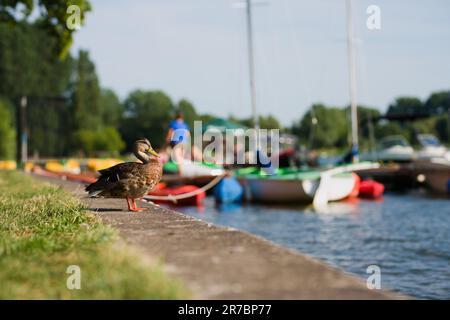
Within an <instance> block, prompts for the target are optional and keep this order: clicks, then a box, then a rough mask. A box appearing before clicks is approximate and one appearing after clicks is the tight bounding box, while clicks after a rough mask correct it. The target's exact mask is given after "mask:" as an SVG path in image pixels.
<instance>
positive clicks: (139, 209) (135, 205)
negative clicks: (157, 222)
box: [130, 198, 145, 212]
mask: <svg viewBox="0 0 450 320" xmlns="http://www.w3.org/2000/svg"><path fill="white" fill-rule="evenodd" d="M130 200H131V205H132V207H131V211H134V212H140V211H144V210H145V208H138V207H137V204H136V199H133V198H132V199H130Z"/></svg>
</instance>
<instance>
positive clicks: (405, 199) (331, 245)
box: [177, 193, 450, 299]
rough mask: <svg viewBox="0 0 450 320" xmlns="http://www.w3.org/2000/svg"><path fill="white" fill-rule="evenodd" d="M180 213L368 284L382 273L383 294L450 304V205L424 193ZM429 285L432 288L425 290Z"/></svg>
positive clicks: (210, 202)
mask: <svg viewBox="0 0 450 320" xmlns="http://www.w3.org/2000/svg"><path fill="white" fill-rule="evenodd" d="M206 200H207V201H206V202H205V206H204V208H203V209H198V208H183V209H180V208H177V210H182V211H184V212H185V213H187V214H189V215H192V216H195V217H197V218H199V219H203V220H206V221H209V222H212V223H215V224H219V225H223V226H230V227H233V228H237V229H241V230H245V231H248V232H251V233H254V234H257V235H259V236H262V237H265V238H267V239H270V240H272V241H274V242H277V243H279V244H281V245H284V246H286V247H290V248H294V249H297V250H299V251H301V252H305V253H308V254H310V255H313V256H315V257H318V258H320V259H322V260H324V261H325V262H327V263H330V264H332V265H336V266H338V267H341V268H343V269H345V270H346V271H348V272H352V273H355V274H357V275H359V276H361V277H366V276H367V274H366V269H367V266H369V265H372V264H376V265H379V266H380V268H381V271H382V286H383V287H384V288H386V287H387V288H394V289H395V290H398V291H401V292H403V293H405V294H409V295H412V296H415V297H418V298H441V299H442V298H450V271H449V270H450V268H449V265H450V237H449V236H448V234H449V232H450V206H449V203H450V202H449V200H448V199H436V198H429V197H426V196H424V195H423V194H420V193H414V194H404V195H389V194H388V195H386V196H385V198H384V199H383V200H381V201H368V200H356V201H349V202H338V203H330V204H328V205H327V206H326V207H324V208H321V209H320V210H318V211H316V210H314V208H312V206H279V205H276V206H275V205H273V206H272V205H271V206H267V205H250V204H243V205H239V204H231V205H229V204H228V205H219V206H216V205H215V203H214V200H213V199H206ZM424 283H425V284H426V285H424Z"/></svg>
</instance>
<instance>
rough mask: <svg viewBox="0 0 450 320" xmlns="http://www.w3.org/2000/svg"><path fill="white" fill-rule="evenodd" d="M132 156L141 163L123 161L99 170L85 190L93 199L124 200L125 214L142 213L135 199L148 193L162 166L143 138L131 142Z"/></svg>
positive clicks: (153, 185) (156, 181) (155, 183)
mask: <svg viewBox="0 0 450 320" xmlns="http://www.w3.org/2000/svg"><path fill="white" fill-rule="evenodd" d="M133 153H134V155H135V156H136V158H138V159H139V160H141V161H142V163H139V162H125V163H119V164H118V165H115V166H113V167H110V168H107V169H103V170H100V171H99V173H100V177H99V178H98V179H97V181H96V182H94V183H92V184H90V185H89V186H87V187H86V189H85V190H86V191H87V192H89V195H90V196H93V197H105V198H125V199H127V203H128V210H129V211H134V212H138V211H142V210H144V209H143V208H138V207H137V205H136V199H139V198H142V197H143V196H144V195H146V194H147V193H148V192H149V191H151V190H152V189H153V188H154V187H155V186H156V185H157V184H158V182H159V180H160V179H161V176H162V165H161V163H160V162H159V161H158V159H156V158H157V157H159V155H158V153H156V151H155V150H153V148H152V146H151V144H150V142H149V141H148V140H147V139H140V140H138V141H136V142H135V143H134V147H133Z"/></svg>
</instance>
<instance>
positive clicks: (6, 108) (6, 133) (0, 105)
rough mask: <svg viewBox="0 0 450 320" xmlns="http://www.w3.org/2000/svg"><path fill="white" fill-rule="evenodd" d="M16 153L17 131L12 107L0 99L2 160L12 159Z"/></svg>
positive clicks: (0, 156) (0, 152)
mask: <svg viewBox="0 0 450 320" xmlns="http://www.w3.org/2000/svg"><path fill="white" fill-rule="evenodd" d="M14 151H15V130H14V125H13V112H12V107H11V105H10V104H9V103H8V102H7V101H6V100H5V99H0V159H12V158H13V157H14Z"/></svg>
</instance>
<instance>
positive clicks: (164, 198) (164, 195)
mask: <svg viewBox="0 0 450 320" xmlns="http://www.w3.org/2000/svg"><path fill="white" fill-rule="evenodd" d="M148 194H149V196H150V197H144V199H149V200H152V201H154V202H156V203H167V204H171V205H178V206H201V205H202V202H203V199H204V198H205V197H206V192H205V191H202V190H200V188H199V187H197V186H194V185H182V186H177V187H168V186H167V185H166V184H165V183H159V184H158V185H157V186H156V188H155V189H154V190H152V191H150V192H149V193H148ZM177 196H182V198H178V197H177ZM177 198H178V199H177Z"/></svg>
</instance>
